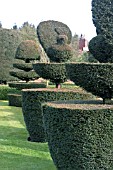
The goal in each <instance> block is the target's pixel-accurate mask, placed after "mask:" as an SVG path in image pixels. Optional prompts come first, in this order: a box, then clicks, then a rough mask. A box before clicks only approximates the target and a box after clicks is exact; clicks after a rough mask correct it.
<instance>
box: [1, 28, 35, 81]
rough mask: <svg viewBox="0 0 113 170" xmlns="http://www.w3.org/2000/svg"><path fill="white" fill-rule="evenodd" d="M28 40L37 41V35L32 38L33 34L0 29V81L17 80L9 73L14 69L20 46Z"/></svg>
mask: <svg viewBox="0 0 113 170" xmlns="http://www.w3.org/2000/svg"><path fill="white" fill-rule="evenodd" d="M35 34H36V33H35ZM27 39H31V40H35V39H36V35H34V36H33V35H32V36H31V34H27V33H25V32H22V31H20V30H13V29H3V28H0V68H1V69H0V70H1V71H0V81H1V82H2V81H6V82H7V81H10V80H15V78H14V77H12V76H11V75H10V74H9V71H10V70H11V69H12V68H13V63H14V58H15V52H16V49H17V47H18V45H19V44H20V43H21V42H22V41H23V40H27ZM16 80H17V78H16Z"/></svg>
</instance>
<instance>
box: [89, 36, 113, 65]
mask: <svg viewBox="0 0 113 170" xmlns="http://www.w3.org/2000/svg"><path fill="white" fill-rule="evenodd" d="M88 47H89V51H90V53H91V54H92V55H93V56H94V57H95V59H97V60H98V61H99V62H101V63H107V62H113V45H112V44H108V42H107V41H106V39H105V38H104V36H102V35H97V36H96V37H94V38H92V39H91V40H90V42H89V46H88Z"/></svg>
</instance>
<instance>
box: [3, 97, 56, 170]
mask: <svg viewBox="0 0 113 170" xmlns="http://www.w3.org/2000/svg"><path fill="white" fill-rule="evenodd" d="M27 137H28V133H27V130H26V128H25V124H24V120H23V115H22V110H21V108H19V107H11V106H8V102H7V101H3V100H0V170H56V168H55V166H54V164H53V161H52V159H51V156H50V153H49V150H48V145H47V143H36V142H28V141H27Z"/></svg>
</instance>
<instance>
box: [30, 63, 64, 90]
mask: <svg viewBox="0 0 113 170" xmlns="http://www.w3.org/2000/svg"><path fill="white" fill-rule="evenodd" d="M33 68H34V70H35V71H36V73H37V74H38V75H40V77H43V78H44V79H47V80H50V81H51V82H53V83H55V85H56V88H58V87H59V85H60V84H61V83H63V82H65V81H66V80H67V73H66V69H65V64H64V63H35V64H33Z"/></svg>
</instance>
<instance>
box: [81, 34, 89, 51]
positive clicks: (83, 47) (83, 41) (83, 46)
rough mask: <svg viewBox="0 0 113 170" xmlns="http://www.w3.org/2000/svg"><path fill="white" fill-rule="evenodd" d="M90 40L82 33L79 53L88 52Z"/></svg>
mask: <svg viewBox="0 0 113 170" xmlns="http://www.w3.org/2000/svg"><path fill="white" fill-rule="evenodd" d="M88 51H89V49H88V40H86V38H85V36H84V35H82V34H81V36H80V38H79V53H82V52H88Z"/></svg>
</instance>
